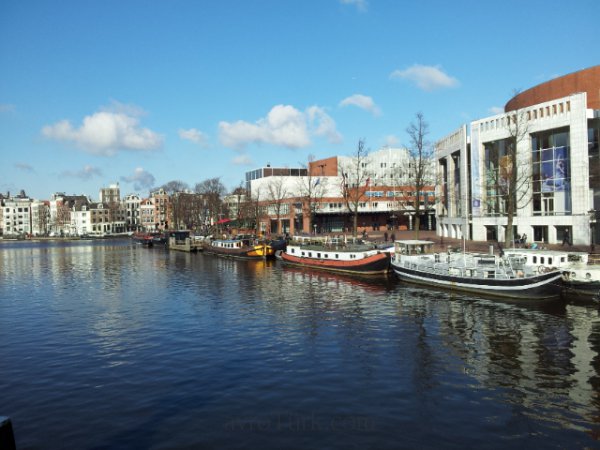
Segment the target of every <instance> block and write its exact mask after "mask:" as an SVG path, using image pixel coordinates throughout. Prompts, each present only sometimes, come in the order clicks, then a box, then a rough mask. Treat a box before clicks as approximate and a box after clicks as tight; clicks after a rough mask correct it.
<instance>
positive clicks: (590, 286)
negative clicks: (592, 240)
mask: <svg viewBox="0 0 600 450" xmlns="http://www.w3.org/2000/svg"><path fill="white" fill-rule="evenodd" d="M504 252H505V254H507V255H515V256H518V257H521V258H523V259H524V260H525V263H526V264H527V265H529V266H531V267H533V269H534V271H538V272H540V273H543V272H548V271H552V270H556V269H558V270H560V271H561V272H562V275H563V280H564V290H563V292H564V294H565V295H566V296H568V295H569V294H577V295H584V296H591V297H595V298H599V297H600V264H598V263H597V262H596V261H594V262H593V261H591V260H590V255H589V254H588V253H586V252H577V251H568V250H547V249H533V248H511V249H506V250H504Z"/></svg>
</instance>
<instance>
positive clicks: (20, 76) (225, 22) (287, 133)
mask: <svg viewBox="0 0 600 450" xmlns="http://www.w3.org/2000/svg"><path fill="white" fill-rule="evenodd" d="M598 17H600V2H599V1H597V0H574V1H571V2H565V1H562V0H543V1H541V0H540V1H538V0H528V1H525V2H523V1H513V0H507V1H503V2H476V1H454V2H451V1H441V0H440V1H421V2H415V1H413V2H408V1H401V0H397V1H394V0H302V1H300V0H255V1H250V0H247V1H242V0H237V1H233V0H219V1H216V0H215V1H202V0H196V1H191V0H190V1H183V0H181V1H178V0H171V1H149V0H145V1H136V0H128V1H122V0H118V1H114V0H103V1H91V0H76V1H71V0H62V1H59V2H54V1H41V0H38V1H28V0H4V1H2V2H0V192H2V193H6V191H10V192H11V193H16V192H18V191H19V190H21V189H24V190H25V191H26V192H27V194H29V195H30V196H32V197H35V198H39V199H47V198H49V197H50V195H51V194H52V193H54V192H65V193H68V194H86V195H90V196H91V197H92V198H94V199H97V197H98V190H99V188H100V187H102V186H107V185H109V184H111V183H115V182H119V183H120V185H121V192H122V194H127V193H131V192H138V193H140V194H142V195H147V194H148V189H149V188H150V187H153V186H159V185H161V184H164V183H166V182H168V181H171V180H181V181H184V182H186V183H188V184H189V185H190V186H192V187H193V185H194V184H195V183H197V182H200V181H203V180H205V179H207V178H212V177H221V180H222V182H223V183H224V184H225V186H226V187H227V188H228V189H233V188H235V187H236V186H238V185H239V184H240V183H241V182H242V181H243V180H244V174H245V172H246V171H248V170H251V169H254V168H257V167H262V166H264V165H266V164H268V163H270V164H271V165H273V166H284V167H285V166H288V167H298V166H300V165H301V164H306V162H307V159H308V157H309V155H314V157H316V158H324V157H329V156H334V155H350V154H352V152H353V150H354V149H355V148H356V144H357V141H358V140H359V139H360V138H364V139H365V140H366V144H367V147H368V148H370V149H371V150H373V151H374V150H377V149H378V148H380V147H381V146H384V145H386V144H388V145H390V144H391V145H398V146H401V145H403V144H406V143H407V136H406V131H405V130H406V128H407V126H408V125H409V123H410V122H411V121H412V120H413V119H414V116H415V114H416V113H417V112H422V113H423V114H424V115H425V119H426V120H427V121H428V123H429V127H430V134H429V138H430V140H431V141H435V140H437V139H440V138H442V137H444V136H445V135H447V134H449V133H450V132H452V131H453V130H455V129H456V128H457V127H459V126H460V125H461V124H463V123H468V122H469V121H471V120H475V119H479V118H482V117H486V116H489V115H491V114H493V113H495V112H497V111H498V109H499V108H501V107H503V105H504V104H505V103H506V101H508V99H509V98H510V97H511V95H512V93H513V92H514V90H515V89H521V90H523V89H527V88H529V87H532V86H534V85H536V84H539V83H541V82H544V81H547V80H549V79H551V78H553V77H556V76H560V75H564V74H567V73H570V72H573V71H577V70H580V69H583V68H586V67H590V66H594V65H597V64H599V63H600V50H599V44H598Z"/></svg>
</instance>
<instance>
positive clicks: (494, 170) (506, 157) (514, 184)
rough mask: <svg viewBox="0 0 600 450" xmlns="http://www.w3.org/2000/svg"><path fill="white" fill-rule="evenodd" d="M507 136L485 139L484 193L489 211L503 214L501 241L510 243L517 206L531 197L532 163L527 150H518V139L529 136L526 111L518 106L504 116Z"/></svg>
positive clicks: (525, 202)
mask: <svg viewBox="0 0 600 450" xmlns="http://www.w3.org/2000/svg"><path fill="white" fill-rule="evenodd" d="M504 126H505V128H506V131H507V133H508V137H507V138H505V139H502V140H499V141H493V142H487V143H485V165H486V195H485V205H486V207H487V212H488V214H497V215H505V216H506V228H505V231H504V245H505V246H506V247H508V246H510V245H511V243H512V241H513V239H514V237H513V222H514V217H515V215H516V214H517V210H518V209H521V208H524V207H525V206H527V204H529V202H530V201H531V197H530V196H529V195H528V194H529V187H530V180H531V164H530V161H529V155H528V153H527V152H523V154H520V153H519V151H518V149H519V147H520V143H521V142H524V141H526V140H527V139H528V137H529V126H528V117H527V112H526V111H525V110H523V109H518V110H515V111H511V112H509V113H508V114H507V115H506V116H505V118H504Z"/></svg>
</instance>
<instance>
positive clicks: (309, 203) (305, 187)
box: [298, 155, 326, 230]
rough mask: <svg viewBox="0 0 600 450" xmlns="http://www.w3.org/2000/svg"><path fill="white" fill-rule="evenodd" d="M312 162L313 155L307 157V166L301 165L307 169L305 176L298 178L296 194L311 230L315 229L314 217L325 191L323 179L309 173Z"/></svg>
mask: <svg viewBox="0 0 600 450" xmlns="http://www.w3.org/2000/svg"><path fill="white" fill-rule="evenodd" d="M314 160H315V157H314V155H309V156H308V164H306V165H305V164H302V166H303V167H304V168H306V169H307V175H306V176H302V177H298V192H299V194H300V198H301V199H302V213H303V214H306V215H308V218H309V220H308V223H309V227H310V228H311V230H312V228H313V227H316V224H315V223H314V220H315V216H316V213H317V210H318V208H319V206H320V204H321V200H322V199H323V196H324V195H325V191H326V183H325V179H324V178H321V177H318V176H314V175H313V174H312V173H311V171H310V163H311V162H313V161H314Z"/></svg>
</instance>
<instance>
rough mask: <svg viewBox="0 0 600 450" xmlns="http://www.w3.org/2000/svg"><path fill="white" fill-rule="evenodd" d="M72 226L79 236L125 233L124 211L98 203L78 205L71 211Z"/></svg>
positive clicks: (74, 232)
mask: <svg viewBox="0 0 600 450" xmlns="http://www.w3.org/2000/svg"><path fill="white" fill-rule="evenodd" d="M71 226H72V230H73V234H75V235H77V236H83V235H96V236H103V235H106V234H122V233H125V226H126V225H125V221H124V220H123V210H122V208H121V207H120V206H118V207H114V205H109V204H105V203H102V202H98V203H86V204H78V205H76V206H74V207H73V210H72V211H71Z"/></svg>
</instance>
